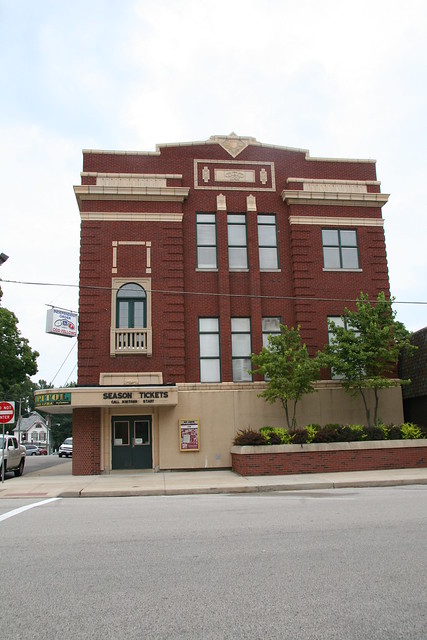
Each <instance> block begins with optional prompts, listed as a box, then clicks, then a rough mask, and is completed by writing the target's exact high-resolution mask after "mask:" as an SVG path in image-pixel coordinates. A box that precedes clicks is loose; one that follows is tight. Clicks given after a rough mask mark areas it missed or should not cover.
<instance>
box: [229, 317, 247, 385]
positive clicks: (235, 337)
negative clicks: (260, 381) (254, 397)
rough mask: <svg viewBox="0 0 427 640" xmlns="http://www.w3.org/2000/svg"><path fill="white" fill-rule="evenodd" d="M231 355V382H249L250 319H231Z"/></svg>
mask: <svg viewBox="0 0 427 640" xmlns="http://www.w3.org/2000/svg"><path fill="white" fill-rule="evenodd" d="M231 355H232V359H233V381H234V382H250V381H251V380H252V376H251V374H250V373H249V370H250V369H251V368H252V367H251V321H250V318H231Z"/></svg>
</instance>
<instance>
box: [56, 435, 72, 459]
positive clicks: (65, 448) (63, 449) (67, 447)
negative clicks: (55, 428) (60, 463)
mask: <svg viewBox="0 0 427 640" xmlns="http://www.w3.org/2000/svg"><path fill="white" fill-rule="evenodd" d="M58 455H59V457H60V458H62V456H65V457H66V458H68V456H70V457H71V458H72V457H73V439H72V438H67V439H66V440H64V442H63V443H62V444H61V445H60V447H59V449H58Z"/></svg>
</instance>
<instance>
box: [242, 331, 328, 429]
mask: <svg viewBox="0 0 427 640" xmlns="http://www.w3.org/2000/svg"><path fill="white" fill-rule="evenodd" d="M280 328H281V330H282V333H281V334H279V335H269V336H268V345H267V347H264V348H263V349H262V351H261V352H260V353H259V354H258V355H256V354H252V364H253V365H254V370H253V371H252V373H254V374H258V375H262V376H264V377H265V379H266V381H267V388H266V389H265V390H264V391H263V392H262V393H260V394H259V397H261V398H264V399H265V400H266V401H267V402H270V403H271V404H273V403H274V402H276V400H279V401H280V402H281V403H282V406H283V408H284V410H285V415H286V422H287V426H288V429H289V430H290V431H295V429H296V417H295V416H296V407H297V403H298V401H299V400H301V398H302V396H303V395H304V394H305V393H312V392H313V391H314V386H313V382H314V380H316V378H317V377H318V373H319V364H318V361H317V359H316V358H310V356H309V355H308V350H307V347H306V346H305V344H302V342H301V335H300V328H299V327H298V328H297V329H295V328H294V327H291V328H288V327H287V326H284V325H280Z"/></svg>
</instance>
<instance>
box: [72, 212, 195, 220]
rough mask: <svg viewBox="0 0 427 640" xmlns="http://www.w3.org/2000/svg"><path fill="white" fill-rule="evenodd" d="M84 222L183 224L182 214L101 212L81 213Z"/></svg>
mask: <svg viewBox="0 0 427 640" xmlns="http://www.w3.org/2000/svg"><path fill="white" fill-rule="evenodd" d="M80 217H81V219H82V220H91V221H100V220H101V221H105V222H115V221H121V220H122V221H128V222H129V221H130V222H182V218H183V214H182V213H140V212H132V211H129V212H112V211H107V212H101V211H85V212H81V213H80Z"/></svg>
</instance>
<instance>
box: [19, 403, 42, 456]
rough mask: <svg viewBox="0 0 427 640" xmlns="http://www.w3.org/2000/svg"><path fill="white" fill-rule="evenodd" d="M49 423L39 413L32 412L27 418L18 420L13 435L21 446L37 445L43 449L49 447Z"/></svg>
mask: <svg viewBox="0 0 427 640" xmlns="http://www.w3.org/2000/svg"><path fill="white" fill-rule="evenodd" d="M48 428H49V422H48V420H45V418H43V417H42V416H41V415H40V414H39V413H37V411H32V412H31V413H30V415H29V416H28V417H26V418H21V420H20V421H19V419H18V420H17V424H16V427H15V428H14V430H13V434H14V435H15V436H16V437H17V438H18V440H19V442H20V443H21V444H35V445H37V446H38V447H41V448H42V449H46V448H47V446H48Z"/></svg>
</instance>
